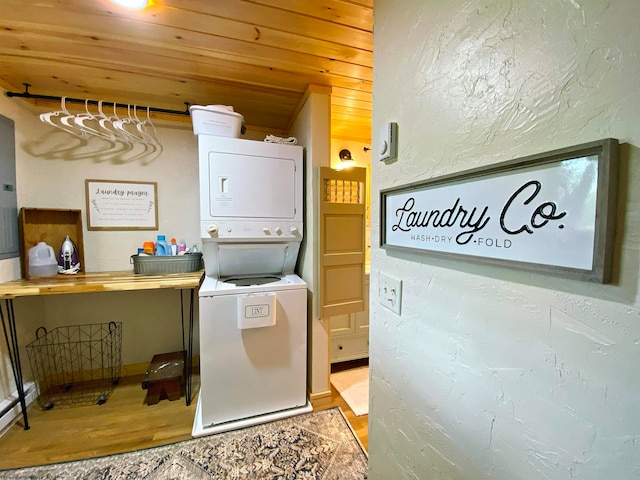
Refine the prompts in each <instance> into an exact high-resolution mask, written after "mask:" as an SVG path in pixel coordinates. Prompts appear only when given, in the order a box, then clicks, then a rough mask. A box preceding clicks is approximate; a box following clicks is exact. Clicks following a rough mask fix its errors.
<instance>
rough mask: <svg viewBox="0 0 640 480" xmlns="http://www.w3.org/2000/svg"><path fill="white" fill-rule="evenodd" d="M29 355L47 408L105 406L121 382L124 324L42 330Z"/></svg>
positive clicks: (42, 402) (39, 392)
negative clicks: (94, 404) (95, 404)
mask: <svg viewBox="0 0 640 480" xmlns="http://www.w3.org/2000/svg"><path fill="white" fill-rule="evenodd" d="M27 354H28V356H29V363H30V364H31V371H32V372H33V375H34V379H35V381H36V385H37V388H38V403H39V404H40V406H41V407H42V408H43V409H45V410H49V409H51V408H53V407H54V406H71V405H80V404H81V405H87V404H92V403H97V404H98V405H101V404H103V403H104V402H106V401H107V399H108V398H109V396H110V395H111V393H112V392H113V387H114V385H117V384H118V382H119V380H120V375H121V370H122V322H117V323H116V322H109V323H95V324H87V325H73V326H65V327H57V328H55V329H53V330H52V331H50V332H47V330H46V329H45V328H44V327H40V328H38V329H37V330H36V340H35V341H33V342H31V343H30V344H29V345H27Z"/></svg>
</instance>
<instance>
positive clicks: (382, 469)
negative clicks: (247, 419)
mask: <svg viewBox="0 0 640 480" xmlns="http://www.w3.org/2000/svg"><path fill="white" fill-rule="evenodd" d="M401 3H402V5H401V6H400V2H395V1H391V0H375V1H374V12H375V16H374V20H375V28H374V30H375V35H374V60H375V62H374V63H375V71H374V110H373V111H374V115H373V136H374V139H373V140H374V141H373V144H374V145H375V144H377V131H378V128H379V127H380V126H381V125H382V124H383V123H384V122H387V121H397V122H398V124H399V160H398V161H397V162H396V163H392V164H389V165H384V164H380V163H379V162H377V160H375V158H372V262H371V267H372V268H371V284H372V286H371V291H372V295H371V298H372V301H371V349H370V350H371V353H370V355H371V357H370V360H371V375H372V379H371V392H370V395H371V413H370V417H369V428H370V430H369V439H370V440H369V447H370V451H369V453H370V474H369V478H370V479H371V480H383V479H384V480H386V479H391V478H393V479H405V478H406V479H427V478H428V479H430V480H437V479H455V480H462V479H465V480H468V479H474V480H476V479H481V478H487V479H489V478H491V479H500V480H515V479H569V478H578V479H590V480H596V479H603V478H610V479H614V478H615V479H616V480H618V479H625V480H626V479H633V478H640V409H639V407H638V405H640V373H639V370H638V362H639V361H640V287H639V284H640V276H639V272H640V268H639V265H640V241H639V239H640V189H638V185H639V184H640V163H639V160H640V130H638V125H640V81H639V79H640V62H639V60H638V45H640V31H639V30H638V28H637V25H638V20H640V2H637V1H636V0H608V1H605V0H597V1H596V0H591V1H587V0H539V1H535V2H532V1H528V0H512V1H508V0H495V1H489V0H487V1H481V0H472V1H462V0H451V1H447V2H442V1H438V0H405V1H403V2H401ZM605 137H614V138H618V139H619V140H620V142H621V143H622V148H621V161H622V165H621V175H620V189H619V213H618V217H617V220H618V229H617V236H616V253H615V259H614V261H615V268H614V281H613V283H612V284H610V285H594V284H588V283H585V282H579V281H570V280H564V279H562V278H559V277H554V276H542V275H536V274H530V273H525V272H520V271H517V270H510V269H503V268H497V267H488V266H479V265H473V264H470V263H465V262H464V261H445V260H435V259H433V258H430V257H429V256H428V255H426V254H424V255H419V254H407V253H402V254H397V253H391V252H385V251H383V250H381V249H379V230H380V225H379V222H378V220H377V219H378V218H379V211H380V205H379V199H378V196H379V191H380V189H384V188H389V187H392V186H395V185H402V184H405V183H410V182H414V181H416V180H420V179H428V178H433V177H437V176H439V175H442V174H447V173H453V172H458V171H463V170H467V169H470V168H473V167H478V166H484V165H489V164H492V163H495V162H499V161H506V160H509V159H512V158H517V157H521V156H526V155H529V154H534V153H539V152H544V151H548V150H552V149H555V148H561V147H566V146H571V145H576V144H580V143H584V142H588V141H592V140H597V139H601V138H605ZM380 272H385V273H387V274H390V275H392V276H394V277H397V278H400V279H402V280H403V282H404V284H403V305H402V308H403V310H402V315H401V316H396V315H394V314H392V313H391V312H390V311H388V310H386V309H384V308H383V307H382V306H381V305H379V304H378V302H377V301H376V292H377V287H378V284H379V273H380Z"/></svg>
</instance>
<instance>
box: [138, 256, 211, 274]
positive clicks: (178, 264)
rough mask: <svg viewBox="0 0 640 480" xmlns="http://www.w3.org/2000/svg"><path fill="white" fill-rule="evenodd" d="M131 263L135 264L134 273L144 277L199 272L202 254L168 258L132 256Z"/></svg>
mask: <svg viewBox="0 0 640 480" xmlns="http://www.w3.org/2000/svg"><path fill="white" fill-rule="evenodd" d="M131 263H133V272H134V273H139V274H142V275H164V274H167V273H187V272H197V271H198V270H200V269H201V268H202V253H187V254H186V255H175V256H174V255H172V256H167V257H165V256H162V257H156V256H153V255H131Z"/></svg>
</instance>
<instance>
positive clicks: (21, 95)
mask: <svg viewBox="0 0 640 480" xmlns="http://www.w3.org/2000/svg"><path fill="white" fill-rule="evenodd" d="M23 85H24V92H6V95H7V97H19V98H33V99H37V100H51V101H57V102H60V101H62V99H63V98H64V101H65V103H78V104H82V105H86V104H87V105H98V100H84V99H82V98H70V97H56V96H52V95H36V94H33V93H30V92H29V87H30V86H31V84H29V83H23ZM101 103H102V105H104V106H105V107H113V106H116V105H122V106H123V107H124V106H126V105H131V104H127V103H117V102H103V101H101ZM184 104H185V105H186V108H185V110H184V111H182V110H168V109H166V108H156V107H147V106H145V105H136V108H139V109H142V110H147V109H149V111H150V112H156V113H166V114H168V115H186V116H190V113H189V106H190V105H191V104H190V103H188V102H184Z"/></svg>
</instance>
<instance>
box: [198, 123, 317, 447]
mask: <svg viewBox="0 0 640 480" xmlns="http://www.w3.org/2000/svg"><path fill="white" fill-rule="evenodd" d="M198 145H199V155H200V189H201V191H200V194H201V205H200V207H201V208H200V211H201V236H202V247H203V257H204V262H205V274H206V276H205V279H204V281H203V283H202V285H201V287H200V290H199V307H200V308H199V322H200V324H199V326H200V395H199V397H198V406H197V410H196V418H195V420H194V426H193V431H192V435H193V436H194V437H198V436H203V435H208V434H211V433H218V432H222V431H227V430H232V429H236V428H240V427H245V426H249V425H255V424H258V423H263V422H267V421H272V420H275V419H279V418H285V417H289V416H293V415H297V414H300V413H305V412H309V411H311V410H312V407H311V404H310V402H309V401H308V399H307V285H306V283H305V282H304V281H303V280H302V279H301V278H300V277H298V276H297V275H295V274H294V269H295V266H296V262H297V257H298V252H299V248H300V242H301V240H302V231H303V229H302V185H303V182H302V149H301V148H300V147H297V146H291V145H278V144H270V143H266V142H255V141H250V140H239V139H231V138H224V137H212V136H204V135H200V136H199V138H198Z"/></svg>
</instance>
